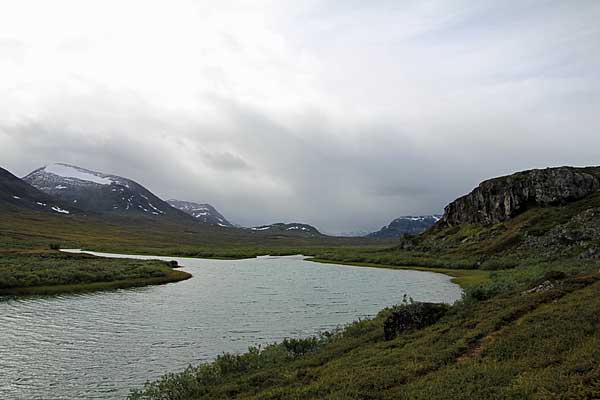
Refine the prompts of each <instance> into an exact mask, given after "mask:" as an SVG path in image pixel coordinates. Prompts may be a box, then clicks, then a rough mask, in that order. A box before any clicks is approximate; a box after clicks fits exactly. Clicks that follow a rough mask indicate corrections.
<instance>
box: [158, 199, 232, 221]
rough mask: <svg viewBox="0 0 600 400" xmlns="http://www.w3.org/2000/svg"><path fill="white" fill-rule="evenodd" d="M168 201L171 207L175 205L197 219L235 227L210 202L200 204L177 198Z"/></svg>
mask: <svg viewBox="0 0 600 400" xmlns="http://www.w3.org/2000/svg"><path fill="white" fill-rule="evenodd" d="M167 203H169V205H171V207H175V208H177V209H179V210H181V211H183V212H184V213H186V214H189V215H191V216H192V217H194V218H195V219H196V220H197V221H200V222H204V223H206V224H210V225H218V226H223V227H226V228H233V227H234V226H233V224H231V223H230V222H229V221H227V219H225V217H224V216H223V215H222V214H221V213H220V212H218V211H217V210H216V209H215V208H214V207H213V206H211V205H210V204H199V203H194V202H192V201H182V200H175V199H171V200H167Z"/></svg>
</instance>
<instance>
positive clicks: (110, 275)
mask: <svg viewBox="0 0 600 400" xmlns="http://www.w3.org/2000/svg"><path fill="white" fill-rule="evenodd" d="M189 277H191V275H190V274H188V273H187V272H183V271H177V270H173V269H172V268H171V266H170V265H169V263H167V262H163V261H146V260H128V259H107V258H101V257H94V256H90V255H86V254H65V253H61V252H58V251H2V252H0V295H31V294H55V293H64V292H80V291H90V290H106V289H116V288H125V287H134V286H144V285H156V284H162V283H168V282H176V281H181V280H184V279H188V278H189Z"/></svg>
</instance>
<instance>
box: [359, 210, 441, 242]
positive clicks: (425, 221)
mask: <svg viewBox="0 0 600 400" xmlns="http://www.w3.org/2000/svg"><path fill="white" fill-rule="evenodd" d="M440 219H442V216H441V215H421V216H404V217H400V218H396V219H395V220H393V221H392V222H390V224H389V225H387V226H384V227H383V228H381V229H380V230H378V231H377V232H373V233H370V234H369V235H368V236H369V237H374V238H393V237H401V236H404V235H407V234H410V235H416V234H419V233H421V232H423V231H425V230H427V229H428V228H429V227H431V226H433V225H434V224H435V223H436V222H438V221H439V220H440Z"/></svg>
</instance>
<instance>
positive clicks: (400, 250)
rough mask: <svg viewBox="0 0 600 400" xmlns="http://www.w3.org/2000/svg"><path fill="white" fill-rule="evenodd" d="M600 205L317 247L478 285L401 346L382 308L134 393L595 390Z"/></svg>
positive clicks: (598, 200)
mask: <svg viewBox="0 0 600 400" xmlns="http://www.w3.org/2000/svg"><path fill="white" fill-rule="evenodd" d="M598 210H600V196H598V195H593V196H589V197H587V198H585V199H582V200H580V201H577V202H573V203H570V204H567V205H562V206H556V207H546V208H532V209H529V210H527V211H525V212H524V213H522V214H521V215H519V216H517V217H516V218H514V219H512V220H509V221H506V222H504V223H500V224H496V225H493V226H476V225H462V226H458V227H451V228H448V227H440V226H438V227H435V228H433V229H431V230H429V231H427V232H426V233H425V234H423V235H422V236H420V237H413V238H405V239H402V240H399V241H397V243H396V245H395V246H387V247H385V246H382V247H368V246H367V247H337V248H336V247H329V248H325V247H324V248H320V249H318V250H317V251H316V252H315V253H316V254H315V255H316V256H317V257H319V259H321V261H328V262H331V261H336V262H344V263H349V264H358V265H364V266H376V267H381V266H392V267H399V268H402V267H404V266H407V265H408V266H411V265H417V266H420V267H422V268H425V269H429V268H440V267H442V268H450V269H454V270H455V271H456V272H457V274H461V273H466V274H467V275H466V276H467V277H468V278H469V279H470V281H466V282H465V281H463V282H461V283H462V284H463V285H464V286H465V287H466V295H465V298H464V299H463V300H462V301H461V302H459V303H458V304H456V305H454V306H452V307H451V308H450V309H449V311H448V312H447V314H446V315H445V316H444V317H443V318H442V319H441V320H440V321H438V322H437V323H435V324H433V325H431V326H429V327H427V328H424V329H408V330H406V331H403V332H401V333H400V334H399V335H398V336H397V337H396V338H395V339H393V340H389V341H386V340H385V338H384V324H385V323H386V321H387V319H388V317H390V315H391V314H392V313H393V312H396V311H394V310H384V311H382V312H381V313H380V314H379V315H378V316H377V317H376V318H373V319H371V320H366V321H359V322H356V323H354V324H352V325H350V326H348V327H347V328H345V329H344V330H342V331H340V332H336V333H334V334H325V335H323V336H322V337H319V338H312V339H310V338H309V339H306V340H304V341H291V342H290V341H288V342H284V343H281V344H276V345H273V346H269V347H267V348H263V349H250V351H249V352H248V353H245V354H242V355H224V356H223V357H220V358H219V359H217V360H216V361H215V362H213V363H209V364H204V365H201V366H198V367H191V368H189V369H188V370H187V371H185V372H182V373H179V374H171V375H166V376H165V377H164V378H163V379H161V380H158V381H156V382H153V383H149V384H147V386H146V387H145V389H144V390H142V391H141V392H133V393H132V394H131V396H130V397H131V399H163V400H171V399H173V400H175V399H225V398H230V399H234V398H235V399H449V398H451V399H595V398H600V367H599V366H600V350H599V349H600V346H599V345H600V314H599V313H598V310H600V271H599V270H600V261H599V259H598V255H599V254H600V253H598V252H597V250H596V249H597V248H598V247H600V212H597V211H598ZM469 272H473V273H475V275H471V276H469ZM477 274H480V275H477ZM402 307H405V306H400V307H399V308H397V309H396V310H398V309H402Z"/></svg>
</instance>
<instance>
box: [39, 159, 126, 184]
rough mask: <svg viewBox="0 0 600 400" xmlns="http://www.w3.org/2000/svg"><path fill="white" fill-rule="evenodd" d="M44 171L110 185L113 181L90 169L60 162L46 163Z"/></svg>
mask: <svg viewBox="0 0 600 400" xmlns="http://www.w3.org/2000/svg"><path fill="white" fill-rule="evenodd" d="M44 171H45V172H47V173H50V174H54V175H57V176H60V177H63V178H67V179H68V178H72V179H77V180H80V181H87V182H93V183H97V184H99V185H110V184H112V183H113V182H114V181H113V180H112V179H111V178H106V177H102V176H100V175H99V174H95V173H93V172H92V171H88V170H85V169H83V168H79V167H75V166H73V165H68V164H62V163H56V164H50V165H46V166H45V167H44ZM56 189H66V186H62V185H58V186H56Z"/></svg>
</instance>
